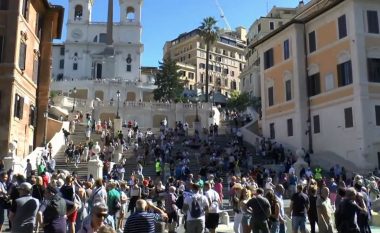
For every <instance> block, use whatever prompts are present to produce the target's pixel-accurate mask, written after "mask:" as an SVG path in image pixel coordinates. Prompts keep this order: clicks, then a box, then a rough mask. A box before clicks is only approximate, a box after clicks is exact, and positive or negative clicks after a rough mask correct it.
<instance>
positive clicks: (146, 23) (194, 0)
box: [50, 0, 299, 66]
mask: <svg viewBox="0 0 380 233" xmlns="http://www.w3.org/2000/svg"><path fill="white" fill-rule="evenodd" d="M84 1H87V0H84ZM50 2H51V3H52V4H57V5H62V6H64V7H65V8H66V9H65V20H64V28H63V36H62V41H64V40H65V39H66V21H67V13H68V9H67V6H68V2H69V0H50ZM94 2H95V3H94V8H93V11H92V12H93V13H92V20H93V21H98V22H99V21H106V19H107V10H106V9H107V3H108V1H107V0H94ZM298 2H299V0H219V3H220V5H221V6H222V8H223V10H224V15H225V17H226V18H227V19H228V21H229V24H230V25H231V27H232V28H236V27H238V26H244V27H245V28H247V29H248V28H249V26H250V25H251V24H252V23H253V22H254V21H255V19H257V18H259V17H260V16H264V15H266V13H267V9H268V8H269V9H271V7H272V6H274V5H275V6H282V7H294V6H297V4H298ZM114 5H115V6H114V9H115V10H114V21H118V20H119V6H118V5H119V1H118V0H114ZM267 6H268V7H267ZM208 16H213V17H215V19H217V20H218V26H219V27H221V28H223V27H226V25H225V23H224V21H223V19H222V18H221V17H220V13H219V10H218V8H217V6H216V4H215V0H144V5H143V9H142V24H143V35H142V43H143V44H144V53H143V55H142V63H141V64H142V66H158V61H161V60H162V48H163V46H164V44H165V42H166V41H168V40H172V39H175V38H176V37H177V36H178V35H179V34H181V33H183V32H189V31H191V30H192V29H195V28H197V27H198V26H199V25H200V23H201V21H202V19H203V18H205V17H208Z"/></svg>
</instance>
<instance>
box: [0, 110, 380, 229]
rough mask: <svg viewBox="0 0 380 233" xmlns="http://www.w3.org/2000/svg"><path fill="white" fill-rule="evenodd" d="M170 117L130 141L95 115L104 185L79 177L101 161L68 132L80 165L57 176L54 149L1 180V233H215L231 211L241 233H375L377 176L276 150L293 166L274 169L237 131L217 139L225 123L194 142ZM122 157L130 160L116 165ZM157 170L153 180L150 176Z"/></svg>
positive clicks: (131, 134) (133, 132) (133, 127)
mask: <svg viewBox="0 0 380 233" xmlns="http://www.w3.org/2000/svg"><path fill="white" fill-rule="evenodd" d="M165 120H166V119H165ZM165 120H163V121H162V123H161V127H160V131H159V132H158V133H157V135H154V134H153V133H152V131H151V130H150V129H148V130H147V131H146V132H143V131H142V130H141V129H139V128H138V124H137V122H132V121H130V123H129V122H128V123H127V124H126V128H127V129H125V130H126V132H127V133H126V135H125V136H124V134H123V132H122V131H119V132H116V133H115V132H113V129H112V123H107V122H106V121H105V122H104V124H100V126H99V127H98V126H96V124H95V127H93V123H94V122H95V121H93V120H91V118H90V117H88V116H87V117H86V120H85V121H84V122H83V124H85V125H86V132H87V130H88V129H89V128H90V129H91V133H99V134H101V135H102V136H101V142H100V146H101V147H102V149H101V151H100V155H99V159H101V160H102V161H103V163H104V167H103V177H102V178H97V179H94V177H93V176H92V175H90V176H89V177H79V176H78V175H77V173H76V172H75V171H74V170H75V169H74V167H75V166H76V165H77V163H79V162H83V163H86V162H87V161H88V160H89V159H91V157H92V156H98V154H97V153H96V151H95V150H94V148H95V147H96V144H94V143H93V141H92V140H91V138H90V137H87V134H86V143H83V142H82V143H81V142H73V141H72V140H70V135H72V134H75V133H80V132H75V124H76V122H75V121H74V122H73V123H72V124H73V125H70V128H69V130H67V131H66V130H64V134H65V140H66V141H67V148H68V149H67V150H66V154H67V158H68V161H72V160H70V158H71V157H72V158H74V160H73V163H74V166H71V164H69V163H68V164H67V170H64V169H62V170H56V169H55V160H54V158H52V156H49V151H50V153H51V149H50V150H48V149H47V150H46V152H45V153H44V154H43V155H42V158H41V160H40V161H39V164H38V166H37V170H32V168H31V167H32V166H30V162H28V166H27V169H26V173H25V174H23V175H22V174H13V172H12V170H9V171H3V172H1V173H0V230H1V229H2V226H3V225H4V222H5V219H6V218H5V216H7V218H8V219H7V220H8V226H9V228H10V231H11V232H15V233H21V232H22V233H28V232H30V233H32V232H37V231H39V230H43V231H44V232H46V233H50V232H51V233H53V232H54V233H66V232H69V233H74V232H80V233H93V232H99V233H108V232H124V233H127V232H144V233H145V232H146V233H153V232H164V231H165V230H167V231H168V232H170V233H171V232H179V229H180V228H182V227H183V228H185V229H186V232H189V233H203V232H205V231H207V232H216V229H217V227H218V225H219V222H221V221H222V222H225V218H228V215H227V214H226V213H227V212H228V210H229V209H232V211H233V213H234V223H233V229H234V232H236V233H250V232H254V233H256V232H264V233H265V232H271V233H284V232H286V228H287V227H291V228H292V231H293V232H294V233H296V232H302V233H303V232H306V224H307V223H308V224H310V229H311V233H315V232H317V231H316V229H318V232H320V233H324V232H326V233H332V232H334V231H335V230H338V232H340V233H351V232H352V233H356V232H360V233H368V232H370V231H371V230H370V227H369V223H370V219H371V203H373V202H374V201H376V200H377V198H378V195H379V194H380V192H379V190H378V184H377V182H378V181H379V178H377V176H376V175H377V173H374V174H371V175H369V176H368V177H362V176H360V175H356V176H354V177H352V178H351V179H350V178H347V174H346V172H345V171H344V169H342V168H341V167H340V166H339V165H335V166H334V167H333V168H332V170H331V171H330V172H326V173H323V172H321V171H318V172H316V171H314V172H313V171H312V170H311V168H310V167H306V168H304V169H302V170H301V171H296V170H295V169H294V167H293V163H294V162H295V159H293V158H292V157H290V156H289V154H285V152H284V151H283V150H278V151H277V152H276V153H280V154H282V153H284V155H283V159H282V160H283V161H286V163H288V165H287V166H285V169H284V170H273V169H269V168H265V167H264V166H261V165H260V164H255V163H254V161H253V158H254V157H255V156H259V157H260V158H262V157H265V156H263V155H262V154H258V151H257V150H256V151H252V150H250V149H248V148H247V147H246V146H245V145H244V143H242V142H241V139H240V138H239V134H238V133H239V130H235V134H234V135H231V136H229V137H225V136H223V137H219V136H218V135H219V133H218V126H217V125H210V127H209V128H208V129H206V130H204V132H195V133H194V135H189V133H188V129H189V126H188V125H187V123H186V122H185V123H182V122H176V124H175V126H174V127H173V128H170V127H169V126H168V125H167V122H166V121H165ZM65 132H67V133H65ZM219 138H222V139H223V138H224V139H223V140H221V139H219ZM53 146H54V145H53ZM258 146H260V147H261V149H262V150H263V149H265V151H266V150H267V149H268V148H271V147H272V146H273V145H271V144H270V141H269V142H268V141H266V140H265V139H264V140H263V141H261V142H259V145H258ZM257 149H258V150H260V149H259V148H257ZM116 151H119V152H121V153H122V157H121V158H120V160H119V161H118V162H117V163H114V165H113V166H112V167H111V164H112V161H113V160H114V156H115V153H116ZM130 151H133V153H130ZM130 156H132V160H134V161H136V167H134V168H133V169H130V166H128V164H127V163H128V162H129V163H130V162H131V157H130ZM281 158H282V157H281ZM149 169H150V170H154V172H155V173H154V174H155V175H152V176H147V175H146V170H149ZM73 171H74V172H73ZM286 198H289V199H290V200H291V203H290V207H289V208H286V206H285V205H284V199H286ZM227 200H228V201H227ZM5 213H7V214H5ZM316 226H317V227H316Z"/></svg>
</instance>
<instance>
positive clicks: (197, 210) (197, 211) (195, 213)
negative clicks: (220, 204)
mask: <svg viewBox="0 0 380 233" xmlns="http://www.w3.org/2000/svg"><path fill="white" fill-rule="evenodd" d="M201 214H202V208H201V206H200V205H199V202H198V201H197V198H195V197H193V201H192V202H191V209H190V216H191V217H192V218H199V217H200V216H201Z"/></svg>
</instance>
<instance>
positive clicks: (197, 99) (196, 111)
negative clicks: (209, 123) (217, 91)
mask: <svg viewBox="0 0 380 233" xmlns="http://www.w3.org/2000/svg"><path fill="white" fill-rule="evenodd" d="M194 100H195V120H194V121H195V122H199V116H198V102H199V97H198V96H197V97H195V98H194Z"/></svg>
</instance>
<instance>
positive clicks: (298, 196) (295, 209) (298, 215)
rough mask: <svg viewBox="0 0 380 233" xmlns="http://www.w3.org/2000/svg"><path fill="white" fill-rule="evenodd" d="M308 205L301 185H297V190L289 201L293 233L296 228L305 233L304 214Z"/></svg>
mask: <svg viewBox="0 0 380 233" xmlns="http://www.w3.org/2000/svg"><path fill="white" fill-rule="evenodd" d="M309 206H310V203H309V198H308V196H307V195H306V194H305V193H303V185H302V184H299V185H297V192H296V193H295V194H293V196H292V198H291V202H290V213H291V216H292V229H293V233H297V232H298V229H299V230H300V231H301V233H306V216H307V210H308V209H309Z"/></svg>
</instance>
